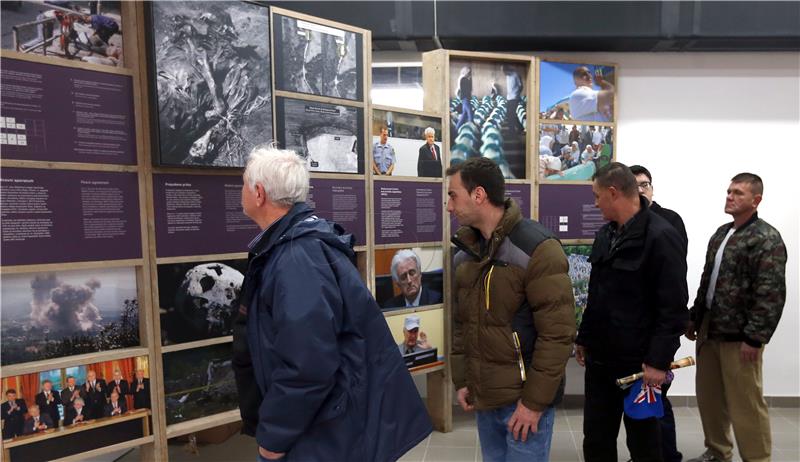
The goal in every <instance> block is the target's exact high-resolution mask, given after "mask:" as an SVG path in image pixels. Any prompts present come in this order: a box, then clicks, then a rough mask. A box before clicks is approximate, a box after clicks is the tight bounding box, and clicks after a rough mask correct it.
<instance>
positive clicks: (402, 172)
mask: <svg viewBox="0 0 800 462" xmlns="http://www.w3.org/2000/svg"><path fill="white" fill-rule="evenodd" d="M442 162H443V160H442V120H441V119H440V118H438V117H425V116H421V115H417V114H409V113H404V112H398V111H387V110H383V109H373V110H372V173H373V174H375V175H382V176H414V177H429V178H441V177H442Z"/></svg>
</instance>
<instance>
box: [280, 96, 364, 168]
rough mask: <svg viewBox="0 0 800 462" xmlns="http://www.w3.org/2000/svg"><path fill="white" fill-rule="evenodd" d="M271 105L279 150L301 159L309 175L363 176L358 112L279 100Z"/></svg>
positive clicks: (288, 99) (362, 152)
mask: <svg viewBox="0 0 800 462" xmlns="http://www.w3.org/2000/svg"><path fill="white" fill-rule="evenodd" d="M275 103H276V104H275V124H276V130H277V135H278V136H277V141H278V146H279V147H281V148H282V149H290V150H292V151H294V152H296V153H297V155H298V156H300V157H302V158H304V159H305V160H306V162H307V163H308V169H309V170H310V171H312V172H327V173H361V174H363V173H364V146H363V143H362V141H363V139H364V126H363V120H364V117H363V114H364V111H363V110H362V109H361V108H355V107H350V106H343V105H340V104H328V103H319V102H316V101H305V100H300V99H294V98H283V97H278V98H277V99H276V100H275Z"/></svg>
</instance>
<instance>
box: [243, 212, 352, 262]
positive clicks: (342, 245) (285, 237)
mask: <svg viewBox="0 0 800 462" xmlns="http://www.w3.org/2000/svg"><path fill="white" fill-rule="evenodd" d="M270 228H271V229H270V230H269V231H267V233H265V234H264V236H263V237H262V238H261V240H260V241H259V242H258V243H257V244H256V245H255V247H254V252H255V253H256V255H257V256H261V255H263V254H265V253H267V252H269V251H270V250H272V249H273V248H274V247H277V246H279V245H283V244H286V243H289V242H291V241H293V240H295V239H300V238H303V237H312V238H316V239H320V240H321V241H324V242H325V243H326V244H328V245H330V246H331V247H334V248H336V249H338V250H340V251H342V252H343V253H344V254H345V255H347V257H348V258H350V259H351V260H352V259H353V258H355V252H354V251H353V245H354V244H355V237H354V236H353V235H352V234H350V233H347V232H346V231H345V230H344V228H342V226H341V225H339V224H338V223H334V222H331V221H328V220H325V219H324V218H320V217H318V216H316V215H314V209H312V208H311V207H309V205H308V204H306V203H305V202H298V203H296V204H294V205H293V206H292V208H291V209H290V210H289V212H288V213H287V214H286V215H284V216H283V218H281V219H280V220H278V221H277V222H275V223H273V224H272V226H271V227H270Z"/></svg>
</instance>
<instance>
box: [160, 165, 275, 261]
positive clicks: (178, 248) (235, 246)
mask: <svg viewBox="0 0 800 462" xmlns="http://www.w3.org/2000/svg"><path fill="white" fill-rule="evenodd" d="M153 201H154V207H155V221H156V256H158V257H178V256H188V255H210V254H217V253H235V252H247V244H248V243H250V241H251V240H252V239H253V238H254V237H256V235H258V233H259V232H261V230H260V229H259V227H258V225H256V224H255V222H253V221H252V220H250V218H248V217H247V216H246V215H245V214H244V212H242V177H240V176H238V175H173V174H156V175H153Z"/></svg>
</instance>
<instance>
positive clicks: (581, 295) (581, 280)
mask: <svg viewBox="0 0 800 462" xmlns="http://www.w3.org/2000/svg"><path fill="white" fill-rule="evenodd" d="M563 247H564V253H565V254H567V261H568V262H569V278H570V279H571V280H572V295H573V296H574V297H575V323H576V324H577V325H578V326H580V324H581V319H583V312H584V310H586V302H587V300H588V299H589V275H590V274H591V272H592V264H591V263H590V262H589V255H590V254H591V253H592V246H591V245H565V246H563Z"/></svg>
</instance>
